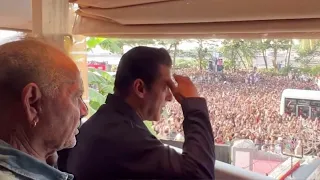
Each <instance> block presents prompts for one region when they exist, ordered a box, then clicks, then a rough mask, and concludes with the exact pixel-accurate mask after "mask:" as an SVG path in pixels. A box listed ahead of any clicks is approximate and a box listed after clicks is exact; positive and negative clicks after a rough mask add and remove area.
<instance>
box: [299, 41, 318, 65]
mask: <svg viewBox="0 0 320 180" xmlns="http://www.w3.org/2000/svg"><path fill="white" fill-rule="evenodd" d="M319 49H320V41H319V40H311V39H303V40H300V42H299V46H298V50H297V53H298V57H297V58H296V61H297V62H299V63H300V64H301V65H302V66H303V67H307V66H308V65H309V64H310V63H311V62H312V61H313V60H314V58H315V57H316V56H318V55H319Z"/></svg>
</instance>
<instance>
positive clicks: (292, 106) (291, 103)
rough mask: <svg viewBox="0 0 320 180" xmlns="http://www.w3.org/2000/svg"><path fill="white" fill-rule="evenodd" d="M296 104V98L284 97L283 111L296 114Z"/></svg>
mask: <svg viewBox="0 0 320 180" xmlns="http://www.w3.org/2000/svg"><path fill="white" fill-rule="evenodd" d="M296 104H297V100H295V99H288V98H287V99H285V113H286V114H289V115H291V114H292V113H294V114H295V115H296Z"/></svg>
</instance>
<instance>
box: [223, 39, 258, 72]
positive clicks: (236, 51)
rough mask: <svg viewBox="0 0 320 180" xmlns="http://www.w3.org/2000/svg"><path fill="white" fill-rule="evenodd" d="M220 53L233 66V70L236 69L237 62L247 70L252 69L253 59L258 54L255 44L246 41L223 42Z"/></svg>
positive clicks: (232, 40)
mask: <svg viewBox="0 0 320 180" xmlns="http://www.w3.org/2000/svg"><path fill="white" fill-rule="evenodd" d="M222 45H223V46H222V47H221V48H220V52H221V53H222V55H223V57H224V58H226V60H229V61H230V63H229V64H230V65H231V66H233V70H235V69H236V66H237V64H238V63H237V61H239V62H240V63H241V65H242V66H243V67H244V68H245V69H248V68H251V67H252V66H253V58H254V57H255V54H256V49H255V43H254V42H252V41H245V40H242V39H240V40H234V39H231V40H224V41H223V42H222Z"/></svg>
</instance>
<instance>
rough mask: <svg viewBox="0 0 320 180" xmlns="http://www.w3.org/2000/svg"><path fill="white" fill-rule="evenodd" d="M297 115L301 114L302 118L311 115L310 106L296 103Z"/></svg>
mask: <svg viewBox="0 0 320 180" xmlns="http://www.w3.org/2000/svg"><path fill="white" fill-rule="evenodd" d="M297 107H298V109H297V113H296V114H297V115H298V116H301V117H303V118H308V117H309V116H310V115H311V108H310V106H305V105H298V106H297Z"/></svg>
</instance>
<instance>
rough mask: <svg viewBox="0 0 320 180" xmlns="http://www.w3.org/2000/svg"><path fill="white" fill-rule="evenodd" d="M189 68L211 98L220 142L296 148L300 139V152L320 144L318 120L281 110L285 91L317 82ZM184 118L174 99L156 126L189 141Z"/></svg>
mask: <svg viewBox="0 0 320 180" xmlns="http://www.w3.org/2000/svg"><path fill="white" fill-rule="evenodd" d="M188 72H190V71H188V70H184V71H181V72H179V73H182V74H186V75H189V76H190V77H191V78H192V79H193V80H194V82H195V84H196V85H197V88H198V91H199V93H200V95H201V96H202V97H205V98H206V100H207V103H208V108H209V113H210V119H211V124H212V130H213V132H212V133H213V134H214V137H215V143H216V144H232V142H233V140H235V139H250V140H252V141H253V142H254V143H255V144H256V146H257V147H258V148H259V149H260V150H264V151H270V152H279V151H281V150H279V146H280V144H284V143H283V142H288V143H287V144H288V146H290V143H289V142H291V141H292V140H295V141H296V143H295V146H298V149H296V151H299V152H296V153H298V154H299V153H300V154H301V149H302V146H303V147H304V148H303V149H304V152H307V151H310V150H311V149H314V148H315V149H317V148H316V146H317V145H318V144H320V143H319V139H317V136H316V135H317V134H318V131H319V130H320V125H319V123H318V121H317V120H314V119H311V118H302V117H296V116H293V115H289V114H285V115H280V114H279V109H280V100H281V94H282V91H283V90H284V89H306V88H307V89H316V88H317V86H316V85H315V84H314V82H311V81H309V82H308V81H307V82H306V81H300V80H296V79H292V78H290V77H288V76H269V75H264V74H259V75H257V74H258V73H256V74H255V73H249V75H248V73H247V72H236V73H225V75H224V76H225V77H224V78H225V79H223V80H221V79H219V78H217V76H216V77H215V76H214V75H213V74H212V73H206V72H201V73H200V72H194V71H193V72H194V73H192V74H190V73H188ZM252 78H254V80H252ZM182 121H183V114H182V111H181V109H180V105H179V104H178V103H177V102H175V101H173V102H169V103H168V104H167V106H166V109H165V110H164V112H163V118H162V120H161V121H159V122H155V123H154V126H153V127H154V130H155V131H156V133H157V135H158V137H159V138H161V139H170V140H181V141H183V130H182ZM296 148H297V147H296ZM299 148H300V149H299Z"/></svg>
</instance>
